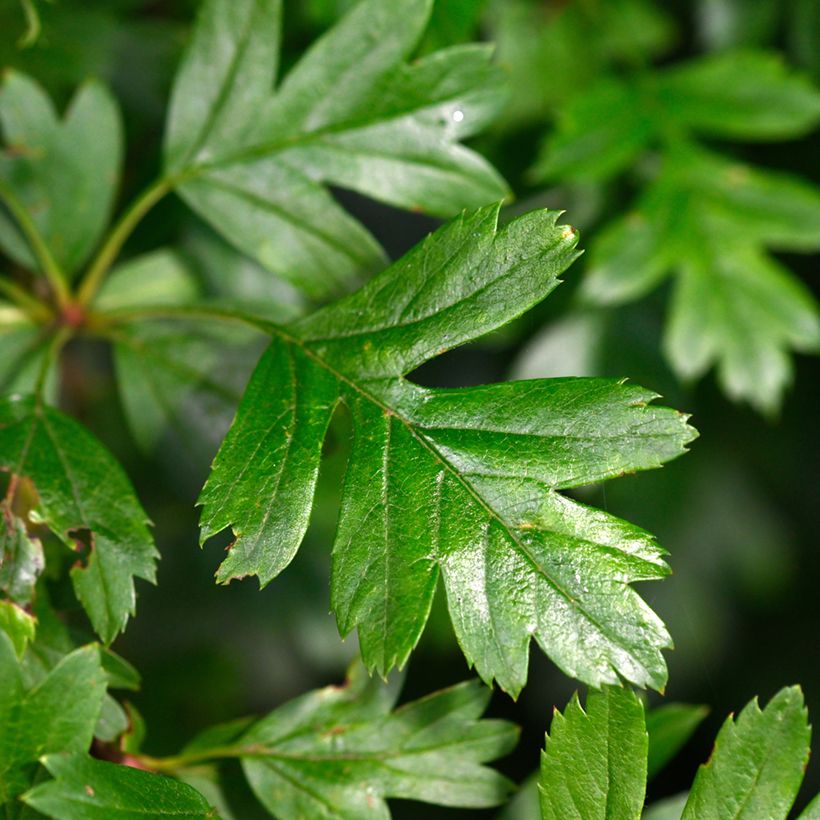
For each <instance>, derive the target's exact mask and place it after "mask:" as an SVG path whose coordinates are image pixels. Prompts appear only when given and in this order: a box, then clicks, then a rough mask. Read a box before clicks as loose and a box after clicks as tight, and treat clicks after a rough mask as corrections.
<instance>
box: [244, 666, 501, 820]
mask: <svg viewBox="0 0 820 820" xmlns="http://www.w3.org/2000/svg"><path fill="white" fill-rule="evenodd" d="M354 670H355V671H354V672H353V674H352V677H351V679H350V680H349V682H348V683H347V684H346V685H345V686H343V687H328V688H326V689H322V690H319V691H317V692H313V693H310V694H308V695H304V696H302V697H300V698H297V699H296V700H293V701H291V702H289V703H287V704H286V705H285V706H283V707H280V708H279V709H277V710H275V711H274V712H272V713H271V714H270V715H268V716H267V717H265V718H263V719H262V720H260V721H259V722H257V723H256V724H254V725H253V726H252V727H251V728H250V729H249V730H248V731H247V732H245V733H244V734H243V735H242V736H241V737H240V739H239V743H240V744H242V745H244V746H245V747H246V748H248V750H249V751H248V754H247V755H246V756H243V758H242V768H243V769H244V771H245V775H246V777H247V778H248V782H249V783H250V785H251V788H252V789H253V791H254V793H255V794H256V796H257V797H258V798H259V799H260V801H261V802H262V803H263V804H264V806H265V807H266V808H267V809H268V811H270V812H271V814H273V815H274V816H275V817H278V818H281V820H291V818H292V819H293V820H296V818H301V817H311V818H313V817H315V818H317V820H318V818H328V819H329V818H333V819H334V820H342V818H346V819H347V818H349V820H363V819H364V818H388V817H389V816H390V815H389V812H388V809H387V806H386V804H385V799H387V798H391V797H397V798H403V799H411V800H421V801H423V802H428V803H437V804H440V805H445V806H461V807H465V808H483V807H488V806H494V805H497V804H498V803H500V802H502V801H503V799H504V798H505V797H506V796H507V795H508V794H509V792H510V791H511V788H512V784H511V783H510V782H509V781H508V780H507V779H506V778H504V777H502V776H501V775H500V774H498V773H497V772H495V771H493V770H492V769H489V768H487V767H486V766H484V765H483V764H484V763H485V762H487V761H489V760H493V759H495V758H496V757H499V756H501V755H504V754H506V753H507V752H508V751H510V749H511V748H512V747H513V746H514V745H515V742H516V738H517V732H516V730H515V728H514V727H513V726H512V725H511V724H509V723H506V722H505V721H499V720H482V719H481V714H482V712H483V711H484V709H485V708H486V705H487V701H488V699H489V695H490V693H489V691H488V690H487V689H486V688H485V687H483V686H482V685H481V684H479V683H478V682H469V683H462V684H459V685H457V686H454V687H451V688H450V689H445V690H443V691H441V692H437V693H435V694H433V695H430V696H428V697H426V698H423V699H421V700H417V701H413V702H412V703H408V704H405V705H404V706H401V707H399V708H398V709H393V705H394V701H395V697H396V696H397V694H398V690H397V689H396V687H384V686H383V685H381V684H379V683H378V682H375V681H372V680H370V679H368V677H367V675H366V674H365V673H364V671H363V670H362V669H361V668H360V667H354Z"/></svg>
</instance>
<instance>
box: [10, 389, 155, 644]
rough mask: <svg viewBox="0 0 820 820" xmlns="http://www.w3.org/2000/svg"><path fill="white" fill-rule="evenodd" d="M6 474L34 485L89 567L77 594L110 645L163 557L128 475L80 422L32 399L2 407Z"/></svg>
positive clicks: (40, 508) (76, 575)
mask: <svg viewBox="0 0 820 820" xmlns="http://www.w3.org/2000/svg"><path fill="white" fill-rule="evenodd" d="M0 470H4V471H7V472H11V473H12V475H13V476H18V477H20V478H22V477H26V478H28V479H29V480H30V481H31V482H32V484H33V485H34V489H35V491H36V493H37V496H38V504H37V507H36V509H37V512H38V513H39V514H40V516H41V517H42V519H43V521H44V522H45V523H46V525H47V526H48V527H49V529H51V530H52V532H54V534H55V535H56V536H57V537H58V538H60V539H61V540H62V541H63V543H64V544H65V545H66V546H68V547H69V548H73V549H79V550H82V549H83V548H84V545H83V543H82V538H83V537H84V535H85V534H86V533H87V535H88V538H89V539H90V554H89V555H88V556H87V560H86V562H85V564H81V563H78V564H77V565H75V567H74V568H73V569H72V570H71V579H72V582H73V584H74V590H75V592H76V594H77V597H78V598H79V599H80V602H81V603H82V605H83V607H84V608H85V610H86V612H87V613H88V616H89V618H90V619H91V623H92V625H93V626H94V629H95V630H96V631H97V633H98V634H99V635H100V637H101V638H102V639H103V641H105V642H106V643H110V642H111V641H113V640H114V638H115V637H116V636H117V634H118V633H119V632H121V631H122V630H123V629H124V628H125V624H126V621H127V620H128V616H129V615H131V614H133V613H134V609H135V605H136V598H135V592H134V576H137V577H139V578H144V579H145V580H148V581H153V580H154V572H155V570H154V562H155V558H156V556H157V553H156V550H155V548H154V545H153V541H152V539H151V535H150V533H149V531H148V528H147V526H146V524H147V520H146V516H145V513H144V511H143V510H142V507H141V506H140V504H139V502H138V500H137V498H136V496H135V495H134V491H133V490H132V488H131V485H130V483H129V482H128V479H127V477H126V476H125V474H124V473H123V471H122V468H121V467H120V466H119V464H117V462H116V461H115V460H114V458H113V457H112V456H111V455H110V454H109V453H108V451H106V450H105V449H104V448H103V447H102V445H101V444H100V443H99V442H98V441H97V440H96V439H95V438H94V437H93V436H91V434H90V433H88V432H86V431H85V430H84V429H83V428H82V427H81V426H80V425H79V424H77V422H75V421H73V420H72V419H70V418H68V417H67V416H64V415H63V414H62V413H60V412H58V411H57V410H54V409H52V408H50V407H47V406H44V405H42V404H40V403H38V402H37V401H35V400H34V399H32V398H19V397H17V398H4V399H2V400H0Z"/></svg>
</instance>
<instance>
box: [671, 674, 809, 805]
mask: <svg viewBox="0 0 820 820" xmlns="http://www.w3.org/2000/svg"><path fill="white" fill-rule="evenodd" d="M810 737H811V730H810V729H809V725H808V716H807V712H806V707H805V706H804V705H803V694H802V692H801V691H800V689H799V688H798V687H796V686H795V687H791V688H790V689H781V690H780V692H778V693H777V694H776V695H775V696H774V697H773V698H772V699H771V700H770V701H769V703H768V704H767V705H766V708H765V709H764V710H762V711H761V709H760V707H759V706H758V704H757V700H756V699H755V700H753V701H752V702H751V703H749V704H748V705H747V706H746V707H745V708H744V709H743V711H742V712H741V713H740V715H738V717H737V718H736V719H735V718H733V717H729V718H727V720H726V723H724V724H723V728H722V729H721V730H720V733H719V734H718V736H717V740H716V741H715V749H714V751H713V752H712V756H711V758H710V759H709V762H708V763H705V764H704V765H703V766H701V767H700V769H699V770H698V774H697V776H696V777H695V782H694V784H693V785H692V790H691V792H690V793H689V800H688V801H687V803H686V808H685V809H684V812H683V820H713V819H714V820H733V818H741V817H742V818H757V817H766V818H770V820H784V818H785V817H786V815H787V814H788V813H789V809H790V808H791V807H792V803H794V799H795V797H796V796H797V791H798V789H799V788H800V783H801V781H802V780H803V772H804V770H805V766H806V763H807V762H808V759H809V739H810Z"/></svg>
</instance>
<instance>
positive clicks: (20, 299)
mask: <svg viewBox="0 0 820 820" xmlns="http://www.w3.org/2000/svg"><path fill="white" fill-rule="evenodd" d="M0 293H4V294H5V295H6V296H8V298H9V299H11V301H12V302H14V304H16V305H17V307H19V308H20V309H21V310H22V311H23V312H24V313H25V314H26V315H28V316H29V317H31V318H32V319H34V320H35V321H39V322H47V321H48V320H49V319H51V318H52V313H51V311H50V310H49V309H48V307H47V306H46V305H44V304H43V303H42V302H39V301H38V300H37V299H35V298H34V297H33V296H30V295H29V294H28V293H26V291H25V290H23V288H21V287H20V286H19V285H16V284H14V282H10V281H9V280H8V279H0Z"/></svg>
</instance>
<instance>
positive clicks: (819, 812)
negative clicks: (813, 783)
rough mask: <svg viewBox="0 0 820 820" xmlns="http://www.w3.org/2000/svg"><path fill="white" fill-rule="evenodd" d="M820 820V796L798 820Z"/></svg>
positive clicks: (807, 807)
mask: <svg viewBox="0 0 820 820" xmlns="http://www.w3.org/2000/svg"><path fill="white" fill-rule="evenodd" d="M819 819H820V794H819V795H817V797H815V798H814V800H812V801H811V803H809V805H808V806H806V808H805V809H804V811H803V812H801V814H800V817H799V818H798V820H819Z"/></svg>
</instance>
